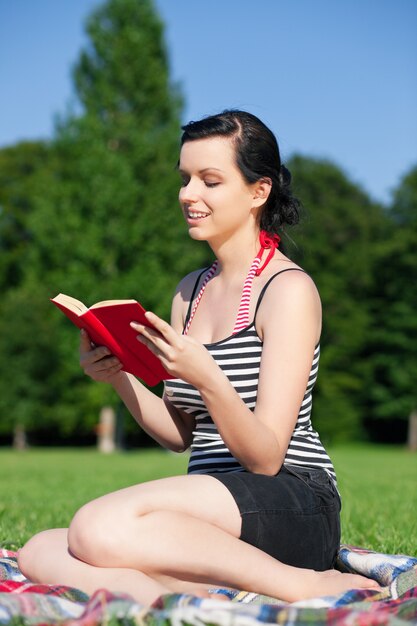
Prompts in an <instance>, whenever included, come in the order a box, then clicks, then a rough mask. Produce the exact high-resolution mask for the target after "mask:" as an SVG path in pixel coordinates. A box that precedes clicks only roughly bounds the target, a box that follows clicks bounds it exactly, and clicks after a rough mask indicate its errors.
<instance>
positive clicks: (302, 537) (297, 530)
mask: <svg viewBox="0 0 417 626" xmlns="http://www.w3.org/2000/svg"><path fill="white" fill-rule="evenodd" d="M210 476H213V478H217V480H219V481H220V482H222V483H223V484H224V485H225V487H227V488H228V490H229V491H230V493H231V494H232V496H233V498H234V500H235V502H236V504H237V506H238V508H239V511H240V514H241V517H242V532H241V536H240V538H241V539H242V541H245V542H246V543H250V544H251V545H253V546H256V547H257V548H259V549H260V550H263V551H264V552H266V553H267V554H270V555H271V556H273V557H274V558H276V559H278V560H279V561H282V562H283V563H287V564H288V565H294V566H295V567H306V568H309V569H315V570H319V571H323V570H326V569H330V568H332V567H333V566H334V562H335V559H336V555H337V551H338V549H339V546H340V508H341V502H340V497H339V494H338V491H337V489H336V486H335V484H334V481H333V479H332V478H331V476H329V474H328V473H327V472H326V471H325V470H323V469H321V468H305V467H299V466H294V465H291V466H290V465H285V466H284V465H283V466H282V468H281V470H280V471H279V472H278V474H277V475H276V476H266V475H264V474H252V473H250V472H246V471H245V472H230V473H223V474H222V473H212V474H210Z"/></svg>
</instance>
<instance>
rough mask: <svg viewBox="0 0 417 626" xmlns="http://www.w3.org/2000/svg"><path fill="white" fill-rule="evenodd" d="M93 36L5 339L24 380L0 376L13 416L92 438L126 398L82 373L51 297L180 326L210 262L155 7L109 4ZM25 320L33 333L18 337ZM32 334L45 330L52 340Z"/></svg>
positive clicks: (47, 178)
mask: <svg viewBox="0 0 417 626" xmlns="http://www.w3.org/2000/svg"><path fill="white" fill-rule="evenodd" d="M87 32H88V35H89V44H88V46H87V48H86V49H85V50H84V51H83V52H82V53H81V55H80V58H79V61H78V63H77V64H76V67H75V70H74V81H75V87H76V91H77V94H78V96H79V100H80V104H81V107H82V113H81V114H77V115H76V114H73V113H72V114H70V115H67V116H66V117H61V119H60V120H59V121H58V124H57V127H56V132H55V136H54V139H53V141H52V142H51V145H50V147H49V152H48V161H47V163H46V164H45V166H44V167H42V168H40V169H39V171H38V172H37V174H36V179H35V181H34V184H33V186H32V187H31V194H30V199H31V203H33V210H31V211H30V214H29V215H28V216H27V220H25V228H27V229H28V231H29V232H30V237H31V245H30V246H27V250H26V253H25V254H26V256H25V263H24V265H23V264H20V263H19V272H20V274H19V277H18V280H16V285H13V289H14V291H13V293H12V292H11V291H10V294H9V295H10V297H9V298H8V299H7V316H8V328H7V329H6V328H5V327H3V329H2V338H1V341H0V343H2V347H3V350H5V351H6V353H8V354H11V355H14V362H15V364H16V366H17V367H18V368H19V377H20V379H21V382H20V383H19V385H20V386H19V385H18V384H17V382H16V384H11V379H10V376H5V377H2V376H0V396H2V405H1V406H2V414H3V415H7V414H10V415H13V419H15V420H16V419H17V420H19V419H20V416H23V415H25V416H26V417H25V419H26V420H27V425H28V427H29V428H30V427H32V428H33V427H35V419H36V420H37V424H38V425H39V423H42V424H43V425H44V426H48V428H49V429H50V430H55V431H60V432H61V434H62V435H68V434H69V433H74V432H79V433H80V434H81V435H82V434H83V433H84V434H88V433H89V432H91V429H92V427H93V425H94V424H95V423H96V422H97V416H98V412H99V408H100V407H101V406H102V405H103V404H109V403H112V404H114V403H115V402H116V398H115V396H114V394H113V392H112V391H111V389H110V388H109V387H108V386H106V385H93V384H91V381H89V380H88V379H87V378H86V377H85V376H83V375H82V373H81V372H80V368H79V365H78V358H77V344H78V337H77V333H75V332H74V328H73V327H72V326H71V324H69V323H67V321H66V320H65V319H64V318H62V316H61V315H60V314H59V313H58V312H57V311H56V310H54V307H52V305H51V304H50V303H49V298H50V297H52V296H54V295H56V293H57V292H59V291H61V292H64V293H68V294H69V295H73V296H75V297H77V298H79V299H81V300H83V301H84V302H86V303H87V304H91V303H93V302H95V301H97V300H103V299H111V298H124V297H128V298H131V297H135V296H137V297H138V298H140V299H141V301H143V302H144V304H145V306H147V307H148V308H150V309H153V310H154V311H155V312H156V313H158V314H160V315H162V316H164V317H165V318H168V319H169V308H170V301H171V297H172V294H173V291H174V288H175V285H176V283H177V282H178V280H179V278H180V277H181V276H182V275H184V273H186V272H187V271H190V270H191V269H194V268H195V267H198V266H199V265H204V264H206V262H207V256H208V253H207V251H206V250H205V249H204V248H201V246H200V247H195V245H194V243H193V242H191V241H190V240H189V239H188V235H187V232H186V228H185V225H184V224H183V219H182V217H181V215H180V211H179V209H178V201H177V188H178V184H179V177H178V175H177V173H176V171H175V165H176V161H177V157H178V143H179V134H180V123H179V113H180V109H181V98H180V96H179V94H178V90H177V88H175V87H174V86H173V85H171V84H170V82H169V70H168V61H167V55H166V51H165V47H164V42H163V28H162V24H161V22H160V20H159V18H158V17H157V15H156V13H155V11H154V9H153V5H152V2H151V1H150V0H109V1H108V2H106V3H104V4H103V5H102V6H100V7H99V8H98V9H97V10H96V11H95V12H94V13H93V14H92V15H91V17H90V18H89V20H88V23H87ZM5 306H6V305H5ZM22 307H23V309H24V310H25V313H23V309H22ZM28 311H30V316H29V317H30V320H29V319H27V318H28ZM25 316H26V317H25ZM18 320H19V324H21V325H26V330H27V332H26V331H25V333H24V335H25V336H22V335H20V336H17V335H16V334H15V332H16V330H17V324H18ZM29 329H30V330H29ZM30 333H32V334H33V333H35V334H36V335H37V336H38V334H41V335H42V337H43V343H42V345H39V342H37V341H33V340H31V337H30ZM44 344H47V345H44ZM40 352H42V354H40ZM18 355H20V356H19V358H18ZM39 361H41V362H42V366H40V365H39V366H36V363H38V364H39ZM3 367H6V365H3ZM24 380H25V381H26V384H24V383H23V382H22V381H24ZM23 386H24V405H23ZM42 389H43V392H42ZM19 394H20V396H19ZM40 413H41V414H42V415H41V416H40ZM30 416H31V417H30ZM35 416H36V418H35ZM29 422H30V423H29ZM36 427H37V428H38V426H36Z"/></svg>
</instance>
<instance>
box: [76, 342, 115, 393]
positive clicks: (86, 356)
mask: <svg viewBox="0 0 417 626" xmlns="http://www.w3.org/2000/svg"><path fill="white" fill-rule="evenodd" d="M80 365H81V367H82V369H83V370H84V373H85V374H87V376H90V378H92V379H93V380H96V381H100V382H104V383H110V384H111V383H113V382H114V380H115V378H117V376H118V374H119V373H120V372H121V369H122V364H121V363H120V361H119V359H117V358H116V357H115V356H112V354H111V352H110V350H109V349H108V348H106V347H105V346H99V347H97V348H93V347H92V346H91V340H90V337H89V336H88V334H87V333H86V331H85V330H82V331H81V339H80Z"/></svg>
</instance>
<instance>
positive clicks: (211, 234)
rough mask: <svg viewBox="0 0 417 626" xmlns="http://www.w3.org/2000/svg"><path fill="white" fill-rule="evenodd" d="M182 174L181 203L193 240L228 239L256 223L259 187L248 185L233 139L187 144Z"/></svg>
mask: <svg viewBox="0 0 417 626" xmlns="http://www.w3.org/2000/svg"><path fill="white" fill-rule="evenodd" d="M178 170H179V173H180V175H181V179H182V186H181V189H180V192H179V201H180V205H181V208H182V211H183V214H184V217H185V220H186V222H187V224H188V228H189V234H190V236H191V237H192V238H193V239H200V240H202V239H204V240H207V239H208V240H209V239H211V238H217V237H220V238H223V237H224V236H226V237H227V236H230V235H232V234H233V233H234V232H235V231H236V230H239V229H240V228H242V226H244V225H247V221H248V220H249V219H250V220H252V221H253V220H254V217H255V213H254V209H256V207H257V204H256V202H254V196H255V188H256V185H257V184H256V183H255V185H248V184H247V183H246V181H245V180H244V179H243V177H242V174H241V173H240V171H239V169H238V167H237V165H236V163H235V152H234V145H233V143H232V141H231V140H230V139H229V138H227V137H210V138H207V139H197V140H194V141H187V142H186V143H184V145H183V146H182V148H181V154H180V161H179V167H178ZM254 205H255V206H254Z"/></svg>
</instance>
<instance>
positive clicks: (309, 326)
mask: <svg viewBox="0 0 417 626" xmlns="http://www.w3.org/2000/svg"><path fill="white" fill-rule="evenodd" d="M291 274H292V276H288V274H287V275H283V276H280V279H279V280H274V281H273V283H271V285H270V286H269V288H268V290H267V292H266V294H265V297H264V299H263V301H262V305H261V307H260V309H259V311H258V318H257V329H258V332H259V333H260V334H261V336H262V337H263V341H264V345H263V352H262V361H261V368H260V376H259V385H258V396H257V404H256V408H255V410H254V411H251V410H250V409H249V408H248V407H247V406H246V404H245V403H244V401H243V400H242V399H241V398H240V397H239V395H238V394H237V393H236V391H235V389H234V388H233V386H232V384H231V383H230V381H229V380H228V378H227V377H226V375H225V374H224V372H222V370H221V369H220V367H219V366H218V365H217V363H216V362H215V361H214V359H213V358H212V357H211V355H210V353H209V352H208V351H207V349H206V348H205V347H204V346H202V344H200V343H199V342H198V341H196V340H195V339H193V338H192V337H189V336H187V337H184V336H179V335H178V333H176V332H175V331H174V329H173V328H172V327H171V326H170V325H169V324H166V322H164V321H163V320H161V319H160V318H158V317H157V316H156V315H154V314H151V313H148V314H147V316H149V321H150V322H151V323H152V324H153V325H154V326H155V329H156V330H149V328H147V327H144V326H143V325H136V326H135V327H136V328H137V330H138V331H139V333H140V335H141V336H142V341H143V342H144V343H145V344H146V345H148V347H149V348H150V349H152V350H153V351H154V352H155V354H158V356H159V357H160V359H161V361H162V363H163V365H164V366H165V367H166V368H167V370H168V371H170V372H171V373H173V374H174V375H175V376H178V377H179V378H183V379H184V380H187V381H188V382H189V383H191V384H192V385H194V386H195V387H196V388H197V389H199V391H200V394H201V396H202V398H203V400H204V402H205V404H206V406H207V409H208V411H209V413H210V415H211V417H212V419H213V421H214V422H215V424H216V426H217V429H218V431H219V433H220V434H221V436H222V438H223V440H224V442H225V444H226V445H227V447H228V448H229V450H230V451H231V453H232V454H233V455H234V456H235V457H236V458H237V459H238V460H239V461H240V463H241V464H242V465H243V466H244V467H245V468H246V469H248V470H249V471H251V472H254V473H262V474H271V475H273V474H276V473H277V472H278V471H279V469H280V467H281V465H282V463H283V460H284V458H285V455H286V452H287V449H288V445H289V441H290V438H291V435H292V432H293V430H294V426H295V424H296V420H297V416H298V412H299V409H300V406H301V403H302V399H303V396H304V393H305V390H306V387H307V381H308V377H309V373H310V368H311V364H312V359H313V353H314V347H315V344H316V342H317V340H318V337H319V336H320V327H321V305H320V299H319V296H318V293H317V290H316V288H315V286H314V283H313V281H312V280H311V279H310V278H309V277H308V276H307V275H306V274H302V273H301V272H300V273H299V272H291Z"/></svg>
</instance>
